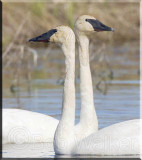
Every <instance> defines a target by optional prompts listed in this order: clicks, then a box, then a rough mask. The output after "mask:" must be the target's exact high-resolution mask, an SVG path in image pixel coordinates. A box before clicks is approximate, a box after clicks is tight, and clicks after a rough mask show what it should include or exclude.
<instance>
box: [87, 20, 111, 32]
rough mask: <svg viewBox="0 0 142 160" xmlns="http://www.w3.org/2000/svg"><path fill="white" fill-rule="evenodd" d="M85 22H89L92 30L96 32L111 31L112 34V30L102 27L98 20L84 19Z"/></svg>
mask: <svg viewBox="0 0 142 160" xmlns="http://www.w3.org/2000/svg"><path fill="white" fill-rule="evenodd" d="M86 21H87V22H89V23H90V24H91V25H92V26H93V28H94V30H95V31H97V32H100V31H113V32H114V29H113V28H111V27H108V26H106V25H104V24H103V23H101V22H100V21H98V20H95V19H86Z"/></svg>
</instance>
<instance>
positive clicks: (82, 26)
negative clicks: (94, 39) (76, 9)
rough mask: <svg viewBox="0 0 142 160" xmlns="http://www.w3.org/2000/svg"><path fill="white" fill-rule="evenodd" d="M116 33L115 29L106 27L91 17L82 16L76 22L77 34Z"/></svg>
mask: <svg viewBox="0 0 142 160" xmlns="http://www.w3.org/2000/svg"><path fill="white" fill-rule="evenodd" d="M101 31H114V29H113V28H111V27H108V26H106V25H104V24H103V23H102V22H100V21H99V20H97V19H96V18H94V17H93V16H90V15H82V16H80V17H78V18H77V20H76V22H75V32H76V33H77V32H80V33H82V34H86V35H87V34H90V33H92V32H101Z"/></svg>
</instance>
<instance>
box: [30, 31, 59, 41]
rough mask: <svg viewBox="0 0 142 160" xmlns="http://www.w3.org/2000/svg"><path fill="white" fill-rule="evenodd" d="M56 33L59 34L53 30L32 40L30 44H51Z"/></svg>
mask: <svg viewBox="0 0 142 160" xmlns="http://www.w3.org/2000/svg"><path fill="white" fill-rule="evenodd" d="M56 32H57V29H51V30H49V31H48V32H46V33H43V34H42V35H40V36H37V37H35V38H32V39H30V40H29V42H50V37H51V36H52V35H53V34H54V33H56Z"/></svg>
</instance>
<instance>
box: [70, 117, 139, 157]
mask: <svg viewBox="0 0 142 160" xmlns="http://www.w3.org/2000/svg"><path fill="white" fill-rule="evenodd" d="M71 154H81V155H82V154H89V155H92V154H95V155H138V154H140V120H139V119H135V120H129V121H124V122H121V123H116V124H113V125H111V126H109V127H106V128H103V129H101V130H99V131H98V132H95V133H93V134H91V135H90V136H88V137H87V138H84V139H83V140H82V141H80V142H78V143H77V144H76V145H75V147H74V148H73V150H72V153H71Z"/></svg>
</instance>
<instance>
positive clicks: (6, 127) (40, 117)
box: [2, 109, 59, 144]
mask: <svg viewBox="0 0 142 160" xmlns="http://www.w3.org/2000/svg"><path fill="white" fill-rule="evenodd" d="M2 113H3V121H2V123H3V130H2V135H3V144H6V143H20V144H21V143H35V142H36V143H38V142H53V137H54V133H55V129H56V127H57V125H58V123H59V121H58V120H56V119H55V118H52V117H50V116H47V115H44V114H40V113H37V112H31V111H26V110H21V109H3V111H2Z"/></svg>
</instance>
